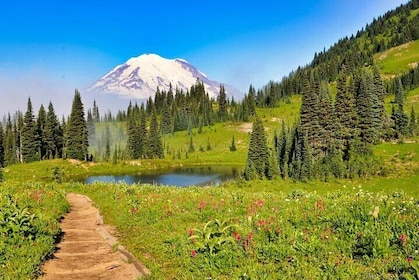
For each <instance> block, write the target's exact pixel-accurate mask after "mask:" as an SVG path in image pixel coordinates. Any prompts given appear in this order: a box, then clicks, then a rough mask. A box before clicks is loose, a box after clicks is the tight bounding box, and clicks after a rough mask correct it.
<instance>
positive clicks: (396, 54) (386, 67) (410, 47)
mask: <svg viewBox="0 0 419 280" xmlns="http://www.w3.org/2000/svg"><path fill="white" fill-rule="evenodd" d="M374 61H375V62H376V63H377V64H378V66H379V68H380V72H381V74H382V75H384V76H390V77H392V76H394V75H398V74H401V73H404V72H406V71H408V70H409V69H411V68H413V67H414V66H416V65H417V63H418V62H419V40H416V41H412V42H409V43H406V44H404V45H401V46H398V47H395V48H391V49H389V50H386V51H384V52H381V53H378V54H375V55H374Z"/></svg>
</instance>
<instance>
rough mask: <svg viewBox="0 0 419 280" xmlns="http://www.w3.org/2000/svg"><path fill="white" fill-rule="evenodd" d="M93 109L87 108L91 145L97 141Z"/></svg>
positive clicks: (88, 135) (88, 138)
mask: <svg viewBox="0 0 419 280" xmlns="http://www.w3.org/2000/svg"><path fill="white" fill-rule="evenodd" d="M94 122H95V121H94V118H93V113H92V110H90V109H89V110H87V140H88V141H89V146H94V145H95V144H96V143H95V140H96V139H95V134H96V128H95V123H94Z"/></svg>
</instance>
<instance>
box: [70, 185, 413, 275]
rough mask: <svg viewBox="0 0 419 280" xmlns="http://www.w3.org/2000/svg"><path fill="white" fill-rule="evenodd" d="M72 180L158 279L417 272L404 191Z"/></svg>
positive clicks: (409, 210) (410, 210)
mask: <svg viewBox="0 0 419 280" xmlns="http://www.w3.org/2000/svg"><path fill="white" fill-rule="evenodd" d="M236 184H240V183H236ZM253 184H254V186H255V187H257V185H258V184H261V185H263V184H264V182H253ZM236 187H237V186H236ZM65 188H66V189H68V190H71V191H77V192H81V193H84V194H87V195H88V196H90V197H91V198H92V199H93V200H94V201H95V202H96V203H97V204H98V206H99V207H100V209H101V212H102V214H104V216H105V222H107V223H110V224H113V225H115V226H116V227H117V229H118V232H119V233H120V235H121V236H120V241H121V242H122V243H123V244H124V245H125V246H126V247H127V248H128V249H129V250H130V251H131V252H133V253H134V254H135V255H136V256H137V257H138V258H140V259H141V260H142V261H143V262H144V263H145V264H146V265H147V266H148V267H149V268H150V269H151V271H152V272H153V275H152V276H151V277H150V278H151V279H163V278H164V279H174V278H176V279H179V278H180V279H205V278H217V279H319V278H325V277H326V278H335V279H342V278H344V279H365V278H379V279H393V278H398V277H399V278H402V277H406V275H407V274H412V275H414V273H416V272H415V270H414V268H413V267H412V265H411V264H412V262H413V263H415V264H416V263H417V261H418V257H419V256H418V252H417V248H418V245H419V234H418V229H419V221H418V219H417V215H418V214H419V200H418V199H417V198H413V197H410V196H408V195H406V194H405V193H404V192H402V191H392V192H384V193H381V192H379V193H371V192H367V191H363V188H362V187H361V188H360V187H359V186H353V185H348V186H345V187H344V186H341V187H340V188H339V189H337V190H335V191H333V192H326V193H325V194H317V193H315V192H305V191H298V190H293V191H291V192H281V191H259V192H248V191H246V189H245V188H244V189H236V190H233V189H229V188H225V187H222V188H187V189H178V188H170V187H154V186H144V185H143V186H126V185H117V184H94V185H90V186H86V185H82V184H69V185H66V186H65ZM353 188H355V190H354V189H353ZM208 222H210V224H209V225H207V226H206V227H205V225H206V224H207V223H208ZM217 225H218V226H217ZM191 237H192V238H191Z"/></svg>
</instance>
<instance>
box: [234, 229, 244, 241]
mask: <svg viewBox="0 0 419 280" xmlns="http://www.w3.org/2000/svg"><path fill="white" fill-rule="evenodd" d="M234 239H235V240H237V241H240V239H242V238H241V236H240V234H239V233H238V232H237V231H235V232H234Z"/></svg>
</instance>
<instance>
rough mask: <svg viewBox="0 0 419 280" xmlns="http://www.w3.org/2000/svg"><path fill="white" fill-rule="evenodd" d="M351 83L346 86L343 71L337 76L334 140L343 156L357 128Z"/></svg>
mask: <svg viewBox="0 0 419 280" xmlns="http://www.w3.org/2000/svg"><path fill="white" fill-rule="evenodd" d="M353 83H354V81H353V79H351V86H348V84H347V77H346V74H345V72H344V71H343V72H342V73H341V74H340V75H339V77H338V81H337V93H336V98H335V105H334V109H335V116H336V121H337V132H336V138H337V139H338V140H339V142H338V146H337V148H338V149H340V150H343V151H344V154H345V155H347V152H348V149H349V145H350V142H351V140H352V139H353V137H354V136H355V135H356V127H357V126H358V115H357V112H356V107H355V95H354V86H352V84H353ZM345 157H346V158H347V156H345Z"/></svg>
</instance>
